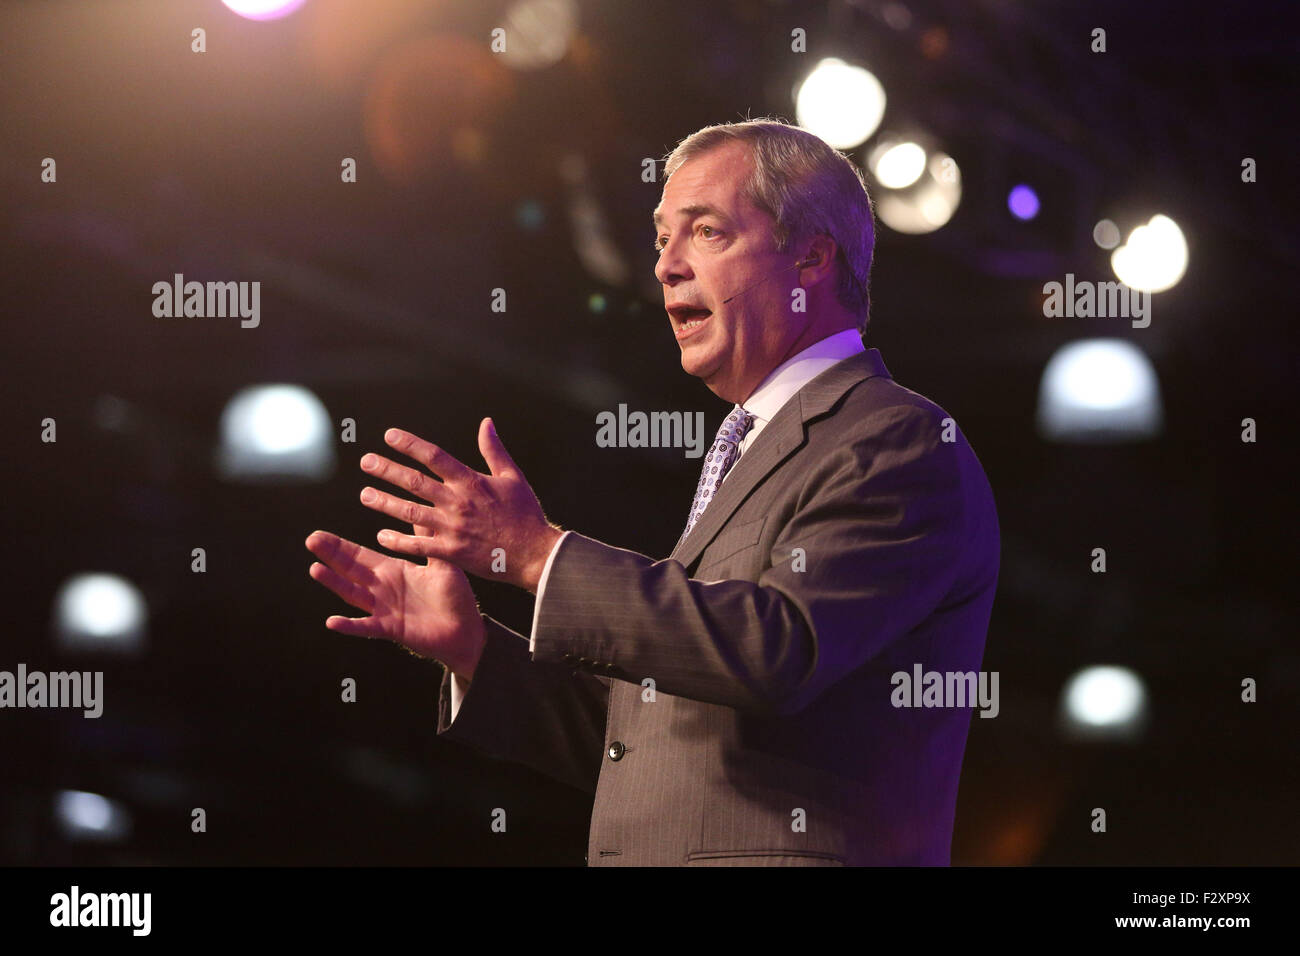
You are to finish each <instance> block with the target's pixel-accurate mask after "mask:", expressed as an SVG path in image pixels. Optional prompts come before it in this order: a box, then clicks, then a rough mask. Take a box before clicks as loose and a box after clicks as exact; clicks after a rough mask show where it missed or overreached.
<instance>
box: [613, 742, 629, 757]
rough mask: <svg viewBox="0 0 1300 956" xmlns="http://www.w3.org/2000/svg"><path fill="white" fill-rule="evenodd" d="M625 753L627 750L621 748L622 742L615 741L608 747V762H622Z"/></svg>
mask: <svg viewBox="0 0 1300 956" xmlns="http://www.w3.org/2000/svg"><path fill="white" fill-rule="evenodd" d="M625 753H627V748H626V747H624V746H623V741H621V740H616V741H614V742H613V743H612V744H610V745H609V759H610V760H622V759H623V754H625Z"/></svg>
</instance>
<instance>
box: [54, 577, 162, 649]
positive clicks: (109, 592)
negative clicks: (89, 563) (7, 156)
mask: <svg viewBox="0 0 1300 956" xmlns="http://www.w3.org/2000/svg"><path fill="white" fill-rule="evenodd" d="M147 617H148V611H147V609H146V606H145V600H144V595H142V594H141V593H140V591H139V589H138V588H136V586H135V585H134V584H132V583H131V582H130V581H128V580H126V579H125V578H120V577H118V576H117V575H116V574H98V573H96V574H78V575H76V576H74V577H72V578H70V579H69V580H68V581H66V582H65V583H64V585H63V586H62V587H61V588H59V593H58V595H57V596H56V597H55V599H54V619H55V637H56V640H57V642H58V644H59V646H60V647H61V648H62V649H64V650H73V651H80V650H112V651H133V650H136V649H138V648H139V646H140V644H141V643H142V642H143V640H144V630H145V621H146V619H147Z"/></svg>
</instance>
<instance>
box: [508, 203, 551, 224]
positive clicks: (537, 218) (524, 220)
mask: <svg viewBox="0 0 1300 956" xmlns="http://www.w3.org/2000/svg"><path fill="white" fill-rule="evenodd" d="M544 222H546V212H545V210H543V209H542V204H541V203H539V202H538V201H537V200H535V199H525V200H523V201H522V202H521V203H519V205H517V206H515V223H516V224H517V225H518V226H519V228H520V229H523V230H525V231H527V232H536V231H537V230H538V229H540V228H542V224H543V223H544Z"/></svg>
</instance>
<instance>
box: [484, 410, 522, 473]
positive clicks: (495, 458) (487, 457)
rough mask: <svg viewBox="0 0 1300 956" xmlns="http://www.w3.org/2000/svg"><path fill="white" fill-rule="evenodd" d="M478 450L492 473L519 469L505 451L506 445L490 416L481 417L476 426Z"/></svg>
mask: <svg viewBox="0 0 1300 956" xmlns="http://www.w3.org/2000/svg"><path fill="white" fill-rule="evenodd" d="M478 450H479V451H480V452H481V453H482V454H483V460H484V461H485V462H487V466H488V469H489V470H490V471H491V472H492V474H494V475H500V474H502V473H503V472H507V471H514V472H517V471H519V469H518V468H517V467H516V466H515V460H514V459H513V458H511V457H510V452H508V451H506V446H505V445H503V444H502V443H501V438H500V437H499V436H498V435H497V425H496V422H494V421H492V419H490V418H485V419H483V422H482V423H481V424H480V425H479V427H478Z"/></svg>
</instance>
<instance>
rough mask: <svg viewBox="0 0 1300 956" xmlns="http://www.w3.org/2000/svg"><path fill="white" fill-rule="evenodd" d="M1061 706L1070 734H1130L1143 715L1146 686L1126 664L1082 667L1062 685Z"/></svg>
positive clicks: (1065, 724)
mask: <svg viewBox="0 0 1300 956" xmlns="http://www.w3.org/2000/svg"><path fill="white" fill-rule="evenodd" d="M1061 710H1062V718H1063V723H1064V726H1065V729H1066V731H1067V733H1069V734H1070V735H1071V736H1074V737H1112V738H1116V737H1118V738H1123V737H1130V736H1133V735H1134V734H1136V733H1137V732H1138V731H1139V730H1140V729H1141V728H1142V725H1143V724H1144V722H1145V719H1146V710H1147V694H1146V688H1145V687H1144V686H1143V684H1142V679H1141V678H1140V677H1138V675H1137V674H1136V673H1134V672H1133V671H1131V670H1129V669H1128V668H1127V667H1112V666H1098V667H1086V668H1084V669H1083V670H1081V671H1079V672H1078V673H1077V674H1075V675H1074V676H1073V677H1071V678H1070V680H1069V682H1068V683H1067V684H1066V685H1065V690H1064V691H1063V693H1062V695H1061Z"/></svg>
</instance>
